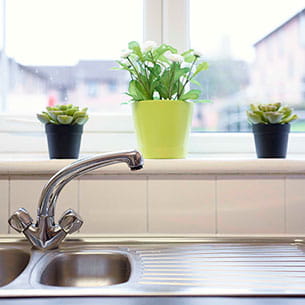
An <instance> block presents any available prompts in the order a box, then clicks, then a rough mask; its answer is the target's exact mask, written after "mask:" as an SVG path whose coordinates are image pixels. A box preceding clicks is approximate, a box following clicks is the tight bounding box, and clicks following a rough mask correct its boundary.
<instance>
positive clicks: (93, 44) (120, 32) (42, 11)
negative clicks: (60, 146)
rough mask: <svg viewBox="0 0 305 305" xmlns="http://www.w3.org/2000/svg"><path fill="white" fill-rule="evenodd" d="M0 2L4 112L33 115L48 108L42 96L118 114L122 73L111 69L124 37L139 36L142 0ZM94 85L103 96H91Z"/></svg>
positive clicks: (123, 83)
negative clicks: (2, 10)
mask: <svg viewBox="0 0 305 305" xmlns="http://www.w3.org/2000/svg"><path fill="white" fill-rule="evenodd" d="M0 3H1V2H0ZM2 3H3V4H4V3H5V4H6V10H5V17H6V21H3V24H2V25H3V26H4V31H2V33H5V41H4V38H3V37H2V40H1V41H2V43H3V42H4V45H3V46H5V48H4V47H3V46H2V52H1V66H2V67H5V69H4V70H2V69H1V71H3V72H2V73H1V75H0V77H1V83H2V82H7V84H6V86H7V88H6V90H5V93H6V94H5V95H3V96H2V97H1V104H2V108H3V109H4V110H5V111H6V112H8V113H15V112H16V110H17V109H18V111H19V112H22V113H35V112H37V111H38V110H39V109H40V108H41V109H43V108H44V107H45V106H47V105H48V103H49V100H50V97H52V99H53V100H55V103H57V102H58V103H73V104H77V105H79V106H81V107H85V106H88V107H89V108H90V109H91V110H92V111H93V112H104V113H105V112H110V111H111V112H112V111H115V112H126V109H128V108H127V107H121V106H120V104H121V102H124V101H126V100H127V96H125V95H124V94H123V92H124V91H125V90H126V89H124V88H126V86H127V84H128V76H127V75H126V73H125V72H123V71H114V70H112V68H114V67H116V66H117V64H116V62H115V59H117V58H118V57H119V55H120V52H121V50H122V49H123V48H125V47H126V46H127V43H128V42H129V41H130V40H139V41H141V40H142V32H143V30H142V29H143V25H142V24H143V21H142V15H143V13H142V11H143V4H142V0H112V1H103V0H102V1H101V0H78V1H74V0H25V1H20V0H9V1H5V0H2ZM0 20H1V19H0ZM8 80H9V82H8ZM116 83H118V84H119V85H118V86H111V90H108V87H109V84H116ZM99 87H101V91H102V90H103V88H105V90H104V91H105V92H107V94H99V93H100V92H99ZM42 88H43V89H44V90H42ZM93 97H94V101H93V100H92V98H93ZM91 104H92V105H91ZM91 106H92V107H91Z"/></svg>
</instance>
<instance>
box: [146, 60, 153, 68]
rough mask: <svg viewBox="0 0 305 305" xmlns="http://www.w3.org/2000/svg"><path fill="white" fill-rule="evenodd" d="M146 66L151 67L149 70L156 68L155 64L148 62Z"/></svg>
mask: <svg viewBox="0 0 305 305" xmlns="http://www.w3.org/2000/svg"><path fill="white" fill-rule="evenodd" d="M146 66H147V67H149V68H152V67H153V66H154V64H153V63H152V62H150V61H147V62H146Z"/></svg>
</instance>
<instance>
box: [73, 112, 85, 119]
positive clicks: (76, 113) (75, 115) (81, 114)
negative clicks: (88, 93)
mask: <svg viewBox="0 0 305 305" xmlns="http://www.w3.org/2000/svg"><path fill="white" fill-rule="evenodd" d="M86 115H87V114H86V111H76V112H74V114H73V119H76V118H79V117H84V116H86Z"/></svg>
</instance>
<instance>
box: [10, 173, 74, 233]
mask: <svg viewBox="0 0 305 305" xmlns="http://www.w3.org/2000/svg"><path fill="white" fill-rule="evenodd" d="M47 181H48V178H47V177H40V178H35V177H31V176H30V177H21V178H20V176H19V177H17V176H16V177H12V178H11V180H10V215H11V214H12V213H13V212H14V211H16V210H17V209H18V208H21V207H22V208H26V209H27V210H28V211H29V212H30V214H31V216H32V218H33V219H34V220H36V215H37V207H38V200H39V197H40V194H41V191H42V189H43V187H44V185H45V184H46V183H47ZM78 183H79V181H78V180H75V181H71V182H69V183H68V184H67V185H66V186H65V187H64V188H63V190H62V192H61V193H60V195H59V198H58V201H57V205H56V209H55V219H56V220H58V218H59V217H60V216H61V215H62V213H63V212H64V211H65V210H66V209H68V208H72V209H74V210H75V211H78V190H77V188H78ZM11 231H14V230H11ZM14 232H15V231H14Z"/></svg>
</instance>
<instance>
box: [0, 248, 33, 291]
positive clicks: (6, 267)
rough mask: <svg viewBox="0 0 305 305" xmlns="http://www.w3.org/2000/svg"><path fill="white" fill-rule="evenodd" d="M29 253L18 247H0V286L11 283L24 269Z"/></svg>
mask: <svg viewBox="0 0 305 305" xmlns="http://www.w3.org/2000/svg"><path fill="white" fill-rule="evenodd" d="M29 260H30V254H29V253H27V252H25V251H22V250H20V249H7V248H4V249H3V248H0V287H2V286H5V285H7V284H9V283H11V282H12V281H13V280H14V279H16V278H17V277H18V276H19V275H20V273H21V272H22V271H23V270H24V269H25V267H26V266H27V264H28V263H29Z"/></svg>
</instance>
